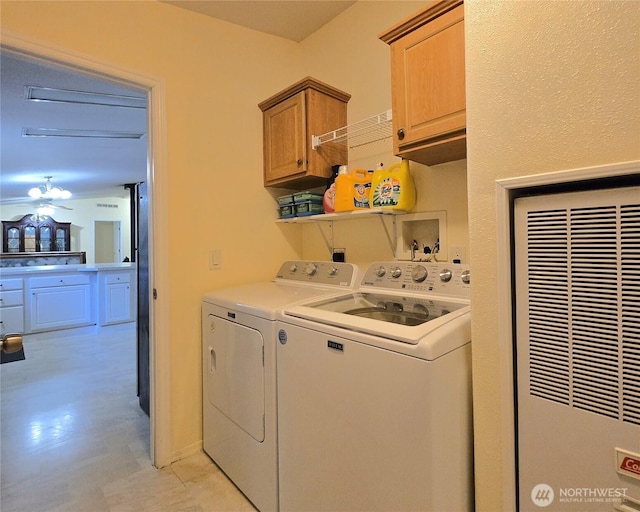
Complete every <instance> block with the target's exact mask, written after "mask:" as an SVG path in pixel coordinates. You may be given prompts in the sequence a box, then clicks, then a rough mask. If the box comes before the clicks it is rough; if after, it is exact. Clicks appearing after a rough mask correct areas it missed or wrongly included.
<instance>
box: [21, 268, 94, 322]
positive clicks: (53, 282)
mask: <svg viewBox="0 0 640 512" xmlns="http://www.w3.org/2000/svg"><path fill="white" fill-rule="evenodd" d="M91 305H92V300H91V277H90V276H89V275H88V274H77V275H73V274H69V275H52V276H47V277H32V278H30V279H29V315H28V328H29V329H28V330H29V332H39V331H49V330H54V329H67V328H69V327H82V326H86V325H91V324H95V322H94V321H93V315H92V308H91Z"/></svg>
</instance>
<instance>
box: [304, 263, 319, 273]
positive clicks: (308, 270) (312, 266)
mask: <svg viewBox="0 0 640 512" xmlns="http://www.w3.org/2000/svg"><path fill="white" fill-rule="evenodd" d="M317 271H318V267H317V265H316V264H315V263H307V266H306V267H305V268H304V273H305V274H307V275H308V276H315V275H316V272H317Z"/></svg>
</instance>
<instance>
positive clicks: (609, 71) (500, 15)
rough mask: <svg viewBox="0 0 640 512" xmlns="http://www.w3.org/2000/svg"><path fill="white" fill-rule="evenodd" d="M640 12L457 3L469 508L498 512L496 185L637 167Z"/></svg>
mask: <svg viewBox="0 0 640 512" xmlns="http://www.w3.org/2000/svg"><path fill="white" fill-rule="evenodd" d="M639 27H640V2H637V1H635V0H632V1H623V0H619V1H581V2H556V1H547V0H541V1H482V0H469V1H468V2H467V3H466V4H465V34H466V66H467V133H468V155H467V168H468V171H467V172H468V188H469V233H470V235H469V236H470V249H471V250H470V253H471V264H472V266H473V276H474V278H473V291H472V304H473V320H472V322H473V372H474V416H475V435H476V437H475V443H476V445H475V447H476V493H477V496H476V499H477V510H479V511H487V512H489V511H491V512H494V511H506V510H509V509H510V508H511V503H510V502H509V501H507V500H505V498H504V493H505V492H506V493H507V495H508V493H509V489H508V488H506V487H505V486H508V485H509V477H510V475H511V474H512V472H513V467H514V462H513V460H510V459H508V458H507V457H505V454H504V452H503V450H504V449H505V446H506V445H507V444H508V443H510V442H511V439H508V438H504V437H503V435H502V433H501V432H502V431H501V429H502V427H503V422H504V421H505V420H506V419H508V416H509V407H510V404H508V403H504V402H501V400H502V399H503V398H502V397H503V395H502V394H501V382H504V381H506V379H508V377H509V376H505V375H502V374H501V357H502V356H503V355H504V349H501V346H502V347H504V346H506V345H507V344H508V343H509V340H500V339H499V337H498V327H497V318H496V311H497V308H498V307H499V304H498V293H497V286H496V279H497V276H498V275H499V273H500V272H503V271H505V270H506V269H500V268H497V263H496V262H497V255H498V251H501V250H505V248H500V247H497V244H496V205H495V180H497V179H503V178H510V177H517V176H526V175H532V174H540V173H547V172H552V171H558V170H565V169H573V168H580V167H589V166H594V165H601V164H607V163H615V162H623V161H629V160H637V159H639V158H640V135H639V134H640V36H639Z"/></svg>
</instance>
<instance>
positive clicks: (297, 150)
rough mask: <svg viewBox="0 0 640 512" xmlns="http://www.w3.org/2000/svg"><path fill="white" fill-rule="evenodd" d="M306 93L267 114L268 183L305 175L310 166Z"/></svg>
mask: <svg viewBox="0 0 640 512" xmlns="http://www.w3.org/2000/svg"><path fill="white" fill-rule="evenodd" d="M305 119H306V105H305V93H304V91H302V92H299V93H298V94H296V95H294V96H292V97H291V98H288V99H286V100H284V101H282V102H281V103H279V104H277V105H275V106H273V107H271V108H270V109H269V110H267V111H265V112H264V183H265V185H271V184H277V183H278V182H280V181H282V180H283V179H285V178H291V177H295V176H296V175H299V174H304V172H305V171H306V166H307V144H306V140H307V133H306V131H307V130H306V123H305Z"/></svg>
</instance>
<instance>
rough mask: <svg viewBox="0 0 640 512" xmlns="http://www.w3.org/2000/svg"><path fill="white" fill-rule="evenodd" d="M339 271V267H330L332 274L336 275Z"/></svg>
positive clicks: (330, 273)
mask: <svg viewBox="0 0 640 512" xmlns="http://www.w3.org/2000/svg"><path fill="white" fill-rule="evenodd" d="M337 273H338V269H337V268H336V267H331V268H330V269H329V275H330V276H335V275H336V274H337Z"/></svg>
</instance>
